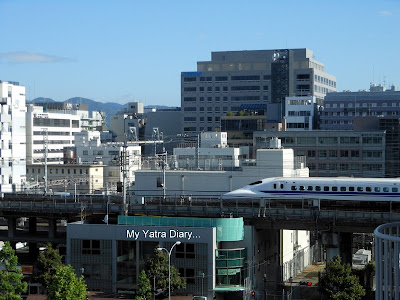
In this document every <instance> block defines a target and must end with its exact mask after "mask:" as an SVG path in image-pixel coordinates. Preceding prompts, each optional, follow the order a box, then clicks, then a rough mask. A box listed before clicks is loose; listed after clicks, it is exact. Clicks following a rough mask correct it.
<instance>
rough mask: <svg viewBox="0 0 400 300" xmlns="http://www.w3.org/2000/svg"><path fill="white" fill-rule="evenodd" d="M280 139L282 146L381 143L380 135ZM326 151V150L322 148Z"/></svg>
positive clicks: (257, 141)
mask: <svg viewBox="0 0 400 300" xmlns="http://www.w3.org/2000/svg"><path fill="white" fill-rule="evenodd" d="M279 138H280V139H281V141H282V145H284V146H293V145H296V142H297V145H309V146H315V145H316V144H317V143H318V144H320V145H338V144H339V142H340V144H345V145H349V144H355V145H358V144H360V141H361V143H363V144H368V145H371V144H372V145H382V137H297V138H296V137H294V136H281V137H279ZM266 139H267V140H268V139H269V138H268V137H267V138H265V137H256V143H263V142H264V141H266ZM323 151H326V150H323ZM329 151H337V150H329Z"/></svg>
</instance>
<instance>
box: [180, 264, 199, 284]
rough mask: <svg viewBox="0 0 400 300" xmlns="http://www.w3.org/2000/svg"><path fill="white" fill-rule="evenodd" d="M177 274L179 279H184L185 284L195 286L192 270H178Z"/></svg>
mask: <svg viewBox="0 0 400 300" xmlns="http://www.w3.org/2000/svg"><path fill="white" fill-rule="evenodd" d="M179 274H180V275H181V277H184V278H186V283H188V284H195V278H196V277H195V276H194V269H184V268H179Z"/></svg>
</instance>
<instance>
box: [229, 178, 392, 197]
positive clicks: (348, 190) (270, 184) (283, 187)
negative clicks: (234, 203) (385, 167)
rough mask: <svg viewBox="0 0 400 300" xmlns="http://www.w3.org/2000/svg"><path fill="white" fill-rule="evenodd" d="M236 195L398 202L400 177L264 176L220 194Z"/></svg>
mask: <svg viewBox="0 0 400 300" xmlns="http://www.w3.org/2000/svg"><path fill="white" fill-rule="evenodd" d="M237 198H247V199H257V198H266V199H290V200H295V199H321V200H324V199H325V200H339V201H342V200H343V201H347V200H350V201H374V202H375V201H399V202H400V179H387V178H352V177H349V178H346V177H333V178H329V177H297V178H288V177H274V178H265V179H262V180H259V181H256V182H253V183H251V184H249V185H246V186H244V187H243V188H240V189H237V190H234V191H231V192H229V193H226V194H224V195H223V196H222V199H237Z"/></svg>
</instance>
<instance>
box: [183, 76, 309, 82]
mask: <svg viewBox="0 0 400 300" xmlns="http://www.w3.org/2000/svg"><path fill="white" fill-rule="evenodd" d="M308 76H309V75H308ZM197 78H199V81H201V82H204V81H206V82H212V81H213V78H212V77H211V76H207V77H206V76H201V77H196V76H188V77H184V78H183V81H184V82H195V81H197ZM262 78H263V80H271V75H264V76H263V77H262ZM231 80H232V81H255V80H261V76H260V75H240V76H233V75H232V76H231ZM215 81H228V76H215Z"/></svg>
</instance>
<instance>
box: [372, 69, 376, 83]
mask: <svg viewBox="0 0 400 300" xmlns="http://www.w3.org/2000/svg"><path fill="white" fill-rule="evenodd" d="M372 83H375V66H374V65H373V66H372Z"/></svg>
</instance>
